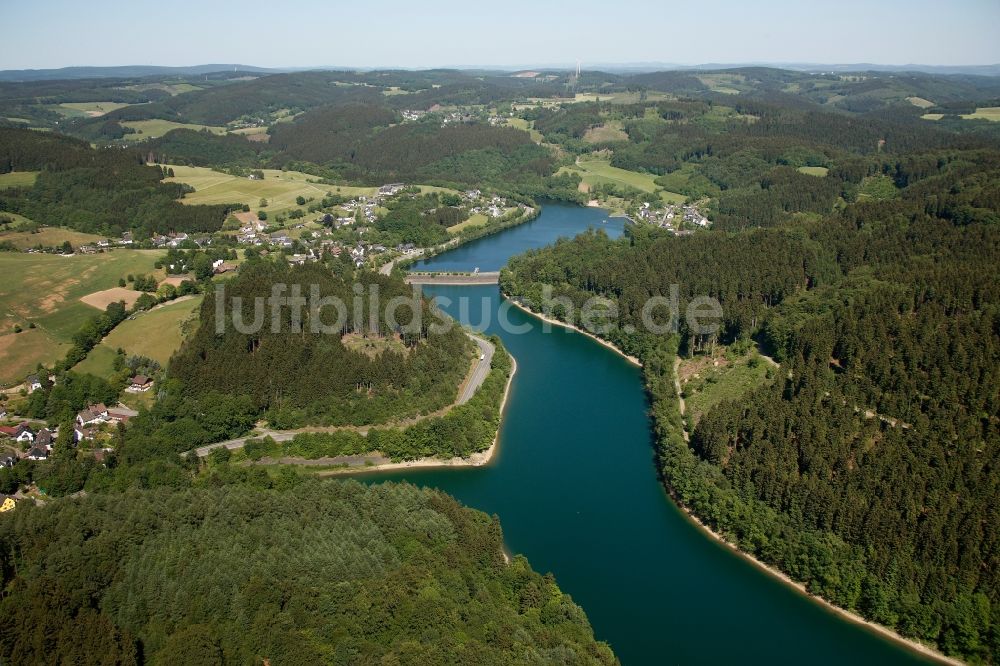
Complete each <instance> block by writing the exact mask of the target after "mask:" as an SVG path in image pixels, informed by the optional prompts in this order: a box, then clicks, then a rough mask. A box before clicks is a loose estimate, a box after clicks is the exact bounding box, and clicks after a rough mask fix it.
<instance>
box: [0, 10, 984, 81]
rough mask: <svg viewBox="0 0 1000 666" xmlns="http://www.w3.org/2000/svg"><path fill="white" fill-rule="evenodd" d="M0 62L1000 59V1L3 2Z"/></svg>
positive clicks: (12, 65) (6, 65)
mask: <svg viewBox="0 0 1000 666" xmlns="http://www.w3.org/2000/svg"><path fill="white" fill-rule="evenodd" d="M0 24H2V25H3V26H4V31H3V34H4V37H3V40H2V41H0V69H22V68H48V67H64V66H68V65H154V64H155V65H195V64H202V63H236V62H238V63H242V64H250V65H260V66H271V67H290V66H319V65H341V66H357V67H387V66H400V67H431V66H445V65H469V66H472V65H498V66H502V65H541V64H566V63H572V62H575V61H576V60H581V61H582V62H583V63H584V66H586V65H587V63H592V64H593V63H628V62H665V63H681V64H698V63H709V62H726V63H738V62H754V61H756V62H761V61H768V62H821V63H854V62H872V63H879V64H910V63H915V64H927V65H955V64H964V65H968V64H994V63H1000V32H998V28H1000V0H869V1H862V0H833V1H831V0H827V1H825V2H816V1H815V0H776V1H768V0H762V1H759V2H751V1H749V0H702V1H700V2H691V1H690V0H686V1H684V2H675V1H673V0H617V1H615V0H612V1H608V0H602V1H600V2H595V1H592V0H577V1H576V2H546V1H545V0H531V1H526V0H498V1H494V2H488V1H485V0H464V1H462V2H458V1H453V0H407V1H405V2H404V1H401V0H383V1H378V0H375V1H373V0H355V1H353V2H343V1H340V0H269V1H268V2H260V1H258V0H240V1H232V0H227V1H225V2H213V1H212V0H156V1H155V2H154V1H150V0H123V1H118V2H111V1H110V0H86V1H81V0H72V1H71V0H33V1H31V2H16V1H14V0H0Z"/></svg>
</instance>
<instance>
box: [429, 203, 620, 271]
mask: <svg viewBox="0 0 1000 666" xmlns="http://www.w3.org/2000/svg"><path fill="white" fill-rule="evenodd" d="M625 224H626V222H625V218H622V217H608V212H607V211H605V210H602V209H600V208H581V207H580V206H566V205H561V204H548V205H545V206H544V207H543V208H542V213H541V214H540V215H539V216H538V217H537V218H535V219H534V220H532V221H531V222H525V223H524V224H519V225H518V226H516V227H512V228H510V229H508V230H506V231H501V232H500V233H498V234H494V235H492V236H486V237H484V238H480V239H478V240H474V241H471V242H470V243H467V244H465V245H462V246H461V247H458V248H455V249H454V250H450V251H448V252H445V253H444V254H439V255H437V256H436V257H431V258H430V259H426V260H423V261H418V262H416V263H415V264H413V265H412V266H411V267H410V270H414V271H473V270H475V269H476V268H479V270H480V271H484V272H485V271H498V270H500V269H501V268H503V266H504V264H506V263H507V260H508V259H509V258H510V257H512V256H514V255H515V254H520V253H522V252H524V251H525V250H530V249H533V248H539V247H545V246H546V245H551V244H552V243H554V242H555V241H556V239H558V238H571V237H573V236H576V235H577V234H579V233H580V232H581V231H583V230H584V229H588V228H590V229H603V230H604V231H605V232H606V233H607V234H608V236H610V237H611V238H618V237H619V236H621V234H622V230H623V229H624V228H625Z"/></svg>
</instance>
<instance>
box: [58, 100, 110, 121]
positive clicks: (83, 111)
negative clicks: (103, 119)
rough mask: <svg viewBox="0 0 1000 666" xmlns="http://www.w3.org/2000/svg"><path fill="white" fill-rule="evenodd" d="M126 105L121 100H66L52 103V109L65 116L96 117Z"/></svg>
mask: <svg viewBox="0 0 1000 666" xmlns="http://www.w3.org/2000/svg"><path fill="white" fill-rule="evenodd" d="M126 106H129V104H125V103H122V102H66V103H65V104H56V105H54V107H53V110H54V111H56V112H58V113H61V114H63V115H64V116H66V117H67V118H97V117H98V116H103V115H104V114H106V113H111V112H112V111H115V110H116V109H121V108H124V107H126Z"/></svg>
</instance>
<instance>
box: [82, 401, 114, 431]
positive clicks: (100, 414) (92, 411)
mask: <svg viewBox="0 0 1000 666" xmlns="http://www.w3.org/2000/svg"><path fill="white" fill-rule="evenodd" d="M76 422H77V423H78V424H79V425H81V426H90V425H99V424H101V423H107V422H108V408H107V407H105V406H104V405H103V404H102V403H98V404H96V405H89V406H88V407H87V408H86V409H84V410H83V411H81V412H80V413H79V414H77V415H76Z"/></svg>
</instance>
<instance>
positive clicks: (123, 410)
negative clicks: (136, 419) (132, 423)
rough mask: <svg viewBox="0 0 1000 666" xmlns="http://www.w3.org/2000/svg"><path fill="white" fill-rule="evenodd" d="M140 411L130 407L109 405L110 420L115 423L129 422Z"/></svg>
mask: <svg viewBox="0 0 1000 666" xmlns="http://www.w3.org/2000/svg"><path fill="white" fill-rule="evenodd" d="M138 415H139V412H137V411H135V410H134V409H129V408H128V407H122V406H118V407H108V420H109V421H112V422H114V423H128V420H129V419H130V418H132V417H133V416H138Z"/></svg>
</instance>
